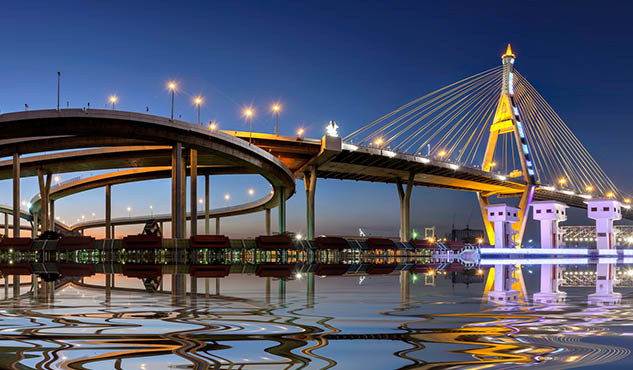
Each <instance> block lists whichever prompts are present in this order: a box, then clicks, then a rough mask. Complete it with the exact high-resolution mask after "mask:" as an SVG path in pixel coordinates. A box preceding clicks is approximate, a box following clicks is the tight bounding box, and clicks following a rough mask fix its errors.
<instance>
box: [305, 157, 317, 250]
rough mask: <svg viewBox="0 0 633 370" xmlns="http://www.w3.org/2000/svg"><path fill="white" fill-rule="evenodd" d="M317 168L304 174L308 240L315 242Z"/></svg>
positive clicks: (312, 168)
mask: <svg viewBox="0 0 633 370" xmlns="http://www.w3.org/2000/svg"><path fill="white" fill-rule="evenodd" d="M316 180H317V175H316V167H315V166H312V167H310V171H306V172H305V173H304V174H303V181H304V183H305V190H306V221H307V227H306V234H307V235H306V238H307V239H308V240H314V226H315V225H314V224H315V222H314V199H315V193H316Z"/></svg>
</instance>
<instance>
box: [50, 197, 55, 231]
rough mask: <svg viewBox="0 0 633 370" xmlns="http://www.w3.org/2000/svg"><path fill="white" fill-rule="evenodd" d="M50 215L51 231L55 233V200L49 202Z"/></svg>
mask: <svg viewBox="0 0 633 370" xmlns="http://www.w3.org/2000/svg"><path fill="white" fill-rule="evenodd" d="M49 198H50V193H49ZM48 213H49V216H48V219H49V222H50V224H51V226H50V230H51V231H55V200H53V199H49V200H48Z"/></svg>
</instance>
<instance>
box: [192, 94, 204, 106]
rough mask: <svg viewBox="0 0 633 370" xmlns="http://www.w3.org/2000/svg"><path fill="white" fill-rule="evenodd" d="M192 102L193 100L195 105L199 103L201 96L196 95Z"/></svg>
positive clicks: (200, 102)
mask: <svg viewBox="0 0 633 370" xmlns="http://www.w3.org/2000/svg"><path fill="white" fill-rule="evenodd" d="M193 102H194V103H196V105H200V104H202V97H200V96H197V97H196V98H195V99H194V101H193Z"/></svg>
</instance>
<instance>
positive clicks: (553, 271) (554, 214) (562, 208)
mask: <svg viewBox="0 0 633 370" xmlns="http://www.w3.org/2000/svg"><path fill="white" fill-rule="evenodd" d="M566 209H567V205H566V204H564V203H561V202H557V201H554V200H549V201H539V202H532V217H533V218H534V220H536V221H540V223H541V249H557V248H560V247H561V246H562V242H563V239H562V237H561V232H560V229H559V227H558V224H559V222H561V221H566V220H567V211H566ZM560 278H561V276H560V267H559V266H558V265H555V264H542V265H541V290H540V292H538V293H534V301H535V302H539V303H546V304H551V303H560V302H563V301H564V300H565V296H566V293H565V292H561V291H560V290H559V281H560Z"/></svg>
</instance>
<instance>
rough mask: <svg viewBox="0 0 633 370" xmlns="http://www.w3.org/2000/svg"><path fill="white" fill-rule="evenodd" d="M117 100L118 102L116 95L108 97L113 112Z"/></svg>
mask: <svg viewBox="0 0 633 370" xmlns="http://www.w3.org/2000/svg"><path fill="white" fill-rule="evenodd" d="M117 100H119V98H118V97H117V96H116V95H112V96H110V103H112V110H114V105H115V104H116V102H117Z"/></svg>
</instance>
